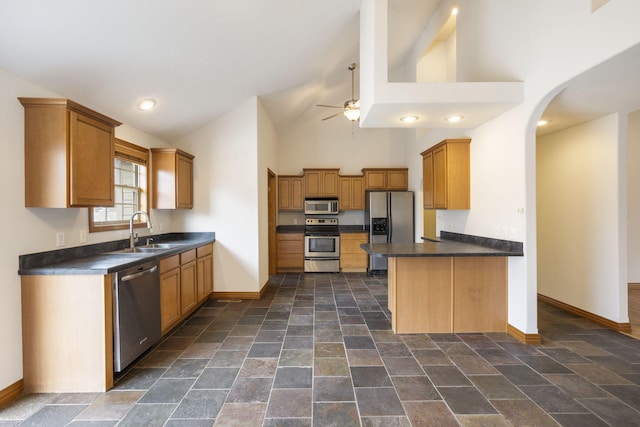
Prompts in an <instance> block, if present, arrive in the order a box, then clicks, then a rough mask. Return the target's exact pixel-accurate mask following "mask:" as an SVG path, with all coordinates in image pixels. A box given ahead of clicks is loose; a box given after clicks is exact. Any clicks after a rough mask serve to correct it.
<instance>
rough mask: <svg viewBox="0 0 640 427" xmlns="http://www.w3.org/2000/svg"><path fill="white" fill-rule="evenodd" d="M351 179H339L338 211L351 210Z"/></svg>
mask: <svg viewBox="0 0 640 427" xmlns="http://www.w3.org/2000/svg"><path fill="white" fill-rule="evenodd" d="M352 183H353V181H352V179H351V178H349V177H340V185H339V187H340V194H339V195H338V200H339V202H340V210H341V211H346V210H349V209H352V208H351V193H352V190H351V187H352Z"/></svg>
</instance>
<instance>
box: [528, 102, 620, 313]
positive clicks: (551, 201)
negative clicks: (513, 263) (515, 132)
mask: <svg viewBox="0 0 640 427" xmlns="http://www.w3.org/2000/svg"><path fill="white" fill-rule="evenodd" d="M618 128H619V120H618V115H617V114H615V115H610V116H607V117H604V118H601V119H598V120H594V121H591V122H588V123H585V124H583V125H580V126H575V127H572V128H570V129H566V130H564V131H561V132H556V133H553V134H550V135H547V136H544V137H541V138H538V143H537V201H538V204H537V207H538V209H537V220H538V226H537V230H538V292H539V293H541V294H543V295H546V296H549V297H551V298H554V299H556V300H559V301H562V302H564V303H567V304H570V305H573V306H575V307H579V308H581V309H583V310H586V311H588V312H591V313H595V314H598V315H600V316H603V317H605V318H608V319H612V320H615V321H618V322H626V321H628V317H627V314H626V311H625V312H624V313H621V312H620V307H619V299H620V297H621V296H622V294H624V296H625V297H626V292H627V287H626V271H620V265H619V260H620V259H621V258H622V257H623V256H624V253H620V251H619V250H618V247H619V241H620V238H621V237H624V235H623V236H619V233H618V227H619V222H618V220H617V218H618V216H619V211H620V210H621V207H622V206H621V204H622V203H621V200H620V196H621V195H626V192H624V191H621V190H624V188H625V187H623V186H621V184H622V183H621V180H620V179H619V177H620V173H621V168H620V167H619V164H618V163H619V162H618V157H619V150H620V149H621V148H620V145H621V144H620V138H621V135H619V133H618ZM622 137H626V135H622ZM621 154H622V155H623V158H624V154H625V153H624V151H623V152H622V153H621ZM625 170H626V165H625ZM624 181H625V186H626V179H625V180H624ZM625 215H626V212H625Z"/></svg>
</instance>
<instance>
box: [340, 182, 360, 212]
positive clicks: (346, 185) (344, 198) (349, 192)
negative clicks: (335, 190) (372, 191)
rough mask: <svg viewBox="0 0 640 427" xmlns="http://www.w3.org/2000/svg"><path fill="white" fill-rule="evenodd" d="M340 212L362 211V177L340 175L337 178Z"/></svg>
mask: <svg viewBox="0 0 640 427" xmlns="http://www.w3.org/2000/svg"><path fill="white" fill-rule="evenodd" d="M339 188H340V194H339V195H338V200H339V201H340V210H342V211H345V210H360V211H361V210H364V177H363V176H360V175H341V176H340V178H339Z"/></svg>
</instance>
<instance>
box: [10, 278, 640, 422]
mask: <svg viewBox="0 0 640 427" xmlns="http://www.w3.org/2000/svg"><path fill="white" fill-rule="evenodd" d="M386 286H387V284H386V277H383V276H376V277H369V276H367V275H365V274H357V273H351V274H315V275H314V274H292V275H279V276H274V277H272V278H271V284H270V286H269V288H268V290H267V292H266V294H265V296H264V298H263V299H261V300H254V301H210V302H208V303H207V304H206V305H205V306H203V307H201V308H200V309H199V310H198V311H197V312H196V313H195V314H194V315H193V316H192V317H191V318H189V319H188V320H187V321H185V322H184V323H183V324H182V325H180V326H179V327H178V328H176V330H174V331H173V332H172V333H171V335H170V336H169V337H167V338H166V339H165V340H164V341H163V342H161V343H160V344H159V345H158V346H156V347H155V348H154V349H153V350H152V351H151V352H150V353H149V354H147V355H145V356H144V357H143V358H141V360H139V361H137V362H136V364H135V365H134V366H133V367H132V368H131V369H130V370H129V371H128V372H127V373H126V374H125V375H124V376H122V377H121V378H119V379H118V381H117V382H116V385H115V387H114V388H113V390H111V391H109V392H108V393H66V394H31V395H25V396H23V397H21V398H20V399H19V400H17V401H16V402H14V403H13V404H11V405H10V406H8V407H6V408H3V409H2V410H0V427H4V426H15V425H21V426H39V427H40V426H65V425H69V426H76V427H83V426H92V427H103V426H104V427H107V426H115V425H117V426H143V425H144V426H168V427H174V426H181V427H204V426H207V427H211V426H242V427H251V426H256V427H276V426H277V427H287V426H292V427H293V426H295V427H305V426H308V427H311V426H340V427H349V426H362V427H383V426H384V427H387V426H388V427H394V426H395V427H410V426H414V427H417V426H458V425H460V426H558V425H562V426H640V342H639V341H638V340H636V339H634V338H631V337H629V336H626V335H623V334H619V333H616V332H613V331H610V330H607V329H604V328H601V327H600V326H598V325H596V324H594V323H591V322H589V321H586V320H585V319H581V318H577V317H575V316H573V315H571V314H568V313H566V312H563V311H560V310H558V309H556V308H554V307H551V306H549V305H546V304H544V303H540V304H539V306H538V319H539V331H540V333H541V335H542V344H541V345H539V346H531V345H524V344H521V343H519V342H518V341H516V340H515V339H513V338H512V337H510V336H509V335H507V334H503V333H493V334H458V335H456V334H415V335H395V334H393V333H392V332H391V330H390V322H389V319H390V313H389V312H388V310H387V308H386V306H387V289H386Z"/></svg>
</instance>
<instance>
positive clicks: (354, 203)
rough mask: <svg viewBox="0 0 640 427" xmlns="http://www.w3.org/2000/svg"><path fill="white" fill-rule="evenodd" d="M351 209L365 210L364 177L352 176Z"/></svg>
mask: <svg viewBox="0 0 640 427" xmlns="http://www.w3.org/2000/svg"><path fill="white" fill-rule="evenodd" d="M351 209H354V210H359V211H362V210H364V177H358V176H354V177H353V178H351Z"/></svg>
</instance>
